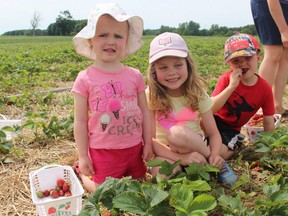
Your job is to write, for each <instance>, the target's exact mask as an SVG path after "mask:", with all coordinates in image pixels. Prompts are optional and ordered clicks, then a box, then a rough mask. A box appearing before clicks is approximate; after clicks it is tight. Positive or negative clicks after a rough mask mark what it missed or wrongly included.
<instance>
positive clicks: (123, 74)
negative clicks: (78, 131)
mask: <svg viewBox="0 0 288 216" xmlns="http://www.w3.org/2000/svg"><path fill="white" fill-rule="evenodd" d="M145 89H146V84H145V81H144V79H143V76H142V74H141V73H140V71H138V70H136V69H134V68H131V67H127V66H125V67H124V68H123V69H121V70H119V71H113V72H110V71H103V70H100V69H97V68H95V67H94V66H90V67H88V68H87V69H86V70H84V71H82V72H80V73H79V74H78V77H77V78H76V80H75V83H74V86H73V88H72V92H74V93H77V94H80V95H82V96H84V97H86V98H87V100H88V106H89V112H90V114H89V121H88V131H89V134H88V137H89V145H90V147H91V148H95V149H124V148H129V147H132V146H135V145H137V144H139V143H140V142H141V141H142V121H143V116H142V112H141V109H140V107H139V106H138V94H140V93H142V92H144V91H145Z"/></svg>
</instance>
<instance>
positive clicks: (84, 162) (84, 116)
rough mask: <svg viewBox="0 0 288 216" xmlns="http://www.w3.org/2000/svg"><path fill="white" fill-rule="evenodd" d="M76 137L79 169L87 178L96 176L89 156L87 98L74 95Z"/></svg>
mask: <svg viewBox="0 0 288 216" xmlns="http://www.w3.org/2000/svg"><path fill="white" fill-rule="evenodd" d="M74 137H75V141H76V144H77V149H78V157H79V168H80V170H81V173H83V174H84V175H86V176H90V175H93V174H94V169H93V166H92V163H91V161H90V159H89V156H88V148H89V144H88V106H87V98H85V97H83V96H81V95H79V94H76V93H75V94H74Z"/></svg>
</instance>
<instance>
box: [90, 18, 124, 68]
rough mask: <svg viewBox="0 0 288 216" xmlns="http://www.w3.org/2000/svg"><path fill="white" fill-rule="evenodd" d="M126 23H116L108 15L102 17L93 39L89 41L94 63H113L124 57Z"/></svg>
mask: <svg viewBox="0 0 288 216" xmlns="http://www.w3.org/2000/svg"><path fill="white" fill-rule="evenodd" d="M128 32H129V26H128V23H127V22H126V21H125V22H118V21H117V20H115V19H113V18H112V17H111V16H109V15H102V16H101V17H100V18H99V20H98V23H97V27H96V33H95V36H94V38H92V39H91V40H90V42H89V43H90V45H91V46H92V51H93V52H94V53H95V54H96V56H97V59H96V61H103V62H114V61H119V60H120V58H122V57H124V56H125V55H126V42H127V39H128Z"/></svg>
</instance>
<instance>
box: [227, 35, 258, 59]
mask: <svg viewBox="0 0 288 216" xmlns="http://www.w3.org/2000/svg"><path fill="white" fill-rule="evenodd" d="M257 51H260V45H259V43H258V42H257V40H256V38H254V37H253V36H252V35H249V34H236V35H233V36H231V37H230V38H228V40H227V41H226V43H225V47H224V59H225V63H227V62H228V61H230V60H231V59H234V58H237V57H240V56H252V55H255V54H256V53H257Z"/></svg>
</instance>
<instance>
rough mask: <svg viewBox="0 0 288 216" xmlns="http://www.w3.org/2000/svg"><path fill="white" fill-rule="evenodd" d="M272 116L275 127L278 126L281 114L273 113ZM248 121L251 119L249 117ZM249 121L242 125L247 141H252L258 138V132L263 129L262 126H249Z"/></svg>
mask: <svg viewBox="0 0 288 216" xmlns="http://www.w3.org/2000/svg"><path fill="white" fill-rule="evenodd" d="M274 118H275V123H274V125H275V128H278V127H279V125H280V121H281V114H275V115H274ZM250 121H251V119H250ZM250 121H249V122H250ZM249 122H248V123H247V124H245V125H244V128H246V131H247V134H248V140H249V142H254V141H255V140H256V139H258V138H259V134H260V133H262V132H263V131H264V128H263V127H255V126H249Z"/></svg>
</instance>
